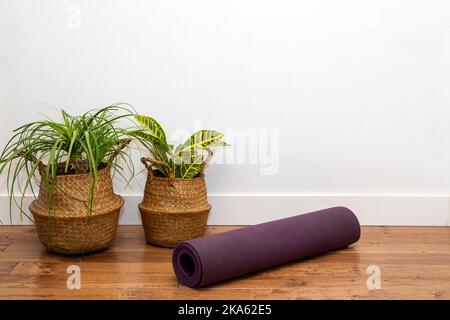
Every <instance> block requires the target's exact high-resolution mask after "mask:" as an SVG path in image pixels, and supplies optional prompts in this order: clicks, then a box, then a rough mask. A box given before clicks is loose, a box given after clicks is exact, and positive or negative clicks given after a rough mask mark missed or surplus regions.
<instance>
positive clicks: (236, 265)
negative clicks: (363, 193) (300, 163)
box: [172, 207, 361, 288]
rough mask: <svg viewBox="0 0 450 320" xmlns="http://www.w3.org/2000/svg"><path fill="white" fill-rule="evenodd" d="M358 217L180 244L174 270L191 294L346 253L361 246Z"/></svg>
mask: <svg viewBox="0 0 450 320" xmlns="http://www.w3.org/2000/svg"><path fill="white" fill-rule="evenodd" d="M360 233H361V230H360V225H359V222H358V219H357V218H356V216H355V214H354V213H353V212H352V211H351V210H349V209H347V208H344V207H336V208H330V209H325V210H321V211H316V212H312V213H307V214H302V215H298V216H294V217H290V218H286V219H281V220H276V221H272V222H267V223H263V224H258V225H254V226H249V227H245V228H242V229H238V230H233V231H228V232H224V233H220V234H215V235H211V236H206V237H202V238H197V239H194V240H189V241H186V242H183V243H181V244H178V245H177V246H176V247H175V249H174V251H173V257H172V264H173V268H174V271H175V274H176V275H177V277H178V280H179V281H180V282H181V283H183V284H184V285H186V286H188V287H191V288H199V287H204V286H208V285H210V284H213V283H216V282H220V281H224V280H228V279H232V278H235V277H238V276H242V275H245V274H248V273H251V272H255V271H258V270H262V269H265V268H269V267H272V266H276V265H280V264H283V263H286V262H291V261H295V260H299V259H301V258H305V257H308V256H312V255H317V254H320V253H325V252H328V251H332V250H336V249H339V248H343V247H346V246H348V245H350V244H352V243H355V242H357V241H358V240H359V237H360Z"/></svg>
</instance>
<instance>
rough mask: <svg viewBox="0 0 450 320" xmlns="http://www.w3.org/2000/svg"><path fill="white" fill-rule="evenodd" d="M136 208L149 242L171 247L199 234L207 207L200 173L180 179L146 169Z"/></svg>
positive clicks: (202, 233) (204, 187)
mask: <svg viewBox="0 0 450 320" xmlns="http://www.w3.org/2000/svg"><path fill="white" fill-rule="evenodd" d="M139 210H140V211H141V216H142V223H143V226H144V231H145V238H146V241H147V242H148V243H150V244H154V245H157V246H162V247H174V246H175V245H176V244H178V243H180V242H183V241H185V240H189V239H194V238H198V237H201V236H203V235H204V234H205V230H206V223H207V221H208V215H209V212H210V210H211V205H210V204H209V203H208V199H207V191H206V185H205V177H204V175H203V174H201V175H200V176H198V177H196V178H194V179H190V180H182V179H171V178H167V177H156V176H154V175H153V171H152V170H149V172H148V176H147V183H146V187H145V193H144V200H143V202H142V203H141V204H140V205H139Z"/></svg>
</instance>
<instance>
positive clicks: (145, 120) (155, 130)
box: [134, 115, 167, 144]
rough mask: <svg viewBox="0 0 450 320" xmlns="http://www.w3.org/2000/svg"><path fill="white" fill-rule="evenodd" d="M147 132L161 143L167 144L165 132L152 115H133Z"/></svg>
mask: <svg viewBox="0 0 450 320" xmlns="http://www.w3.org/2000/svg"><path fill="white" fill-rule="evenodd" d="M134 118H135V119H136V120H137V121H138V122H139V123H140V124H141V125H142V126H143V127H144V128H145V129H147V130H148V131H149V133H150V134H151V135H152V136H154V137H155V138H157V139H159V140H160V141H161V142H162V143H165V144H167V138H166V133H165V132H164V129H163V128H162V127H161V125H160V124H159V123H158V121H156V120H155V119H153V118H152V117H148V116H142V115H137V116H135V117H134Z"/></svg>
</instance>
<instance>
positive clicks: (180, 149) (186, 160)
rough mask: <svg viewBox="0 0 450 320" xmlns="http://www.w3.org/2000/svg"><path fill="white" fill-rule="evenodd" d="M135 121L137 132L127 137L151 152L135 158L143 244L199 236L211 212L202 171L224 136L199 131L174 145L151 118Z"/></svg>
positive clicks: (169, 242) (168, 243) (163, 243)
mask: <svg viewBox="0 0 450 320" xmlns="http://www.w3.org/2000/svg"><path fill="white" fill-rule="evenodd" d="M135 119H136V120H137V122H139V123H140V125H141V126H142V128H141V130H137V131H134V132H132V135H133V136H134V137H135V138H137V139H138V140H139V141H140V142H141V143H142V144H143V145H144V146H145V147H146V148H147V149H148V150H149V152H150V154H151V157H147V158H142V159H141V160H142V162H143V164H144V165H145V166H146V168H147V169H148V176H147V183H146V186H145V192H144V199H143V202H142V203H141V204H140V205H139V210H140V212H141V216H142V222H143V226H144V231H145V237H146V241H147V242H148V243H151V244H155V245H158V246H163V247H173V246H174V245H176V244H177V243H179V242H182V241H184V240H188V239H193V238H197V237H200V236H202V235H203V234H204V233H205V229H206V223H207V220H208V215H209V212H210V210H211V205H210V204H209V203H208V199H207V191H206V185H205V177H204V173H203V172H204V169H205V167H206V165H207V163H208V161H209V160H210V159H211V157H212V155H213V151H212V150H213V148H214V147H218V146H226V145H227V143H226V142H224V141H223V136H224V135H223V134H222V133H220V132H218V131H215V130H200V131H198V132H196V133H194V134H193V135H192V136H190V137H189V138H188V139H187V140H186V142H184V143H182V144H180V145H178V146H177V147H174V146H173V145H170V144H169V143H168V142H167V138H166V134H165V132H164V130H163V128H162V127H161V125H160V124H159V123H158V122H157V121H156V120H155V119H153V118H151V117H147V116H142V115H138V116H136V117H135Z"/></svg>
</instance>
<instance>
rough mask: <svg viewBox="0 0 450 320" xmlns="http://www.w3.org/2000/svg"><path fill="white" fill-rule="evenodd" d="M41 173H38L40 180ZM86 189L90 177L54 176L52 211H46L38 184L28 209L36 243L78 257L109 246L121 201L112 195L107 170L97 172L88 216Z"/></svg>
mask: <svg viewBox="0 0 450 320" xmlns="http://www.w3.org/2000/svg"><path fill="white" fill-rule="evenodd" d="M43 174H44V173H43V172H42V171H41V177H43ZM89 186H90V174H77V175H61V176H58V177H57V178H56V187H55V189H54V192H53V201H52V203H53V208H52V210H51V211H49V201H48V200H49V199H48V190H47V184H46V183H44V182H42V183H41V184H40V189H39V196H38V197H37V199H36V200H34V201H33V202H32V203H31V205H30V207H29V209H30V211H31V213H32V214H33V217H34V220H35V223H36V228H37V232H38V235H39V240H40V241H41V242H42V244H43V245H44V246H45V247H46V248H47V249H49V250H52V251H55V252H57V253H61V254H67V255H79V254H86V253H90V252H94V251H98V250H102V249H105V248H107V247H108V246H109V245H110V244H111V242H112V240H113V239H114V237H115V235H116V231H117V224H118V220H119V212H120V209H121V208H122V206H123V204H124V200H123V198H122V197H120V196H118V195H116V194H114V191H113V185H112V179H111V169H110V167H106V168H105V169H102V170H100V171H99V173H98V179H97V180H96V183H95V186H94V197H93V207H92V212H91V213H90V214H89V213H88V204H87V199H88V194H89Z"/></svg>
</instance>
